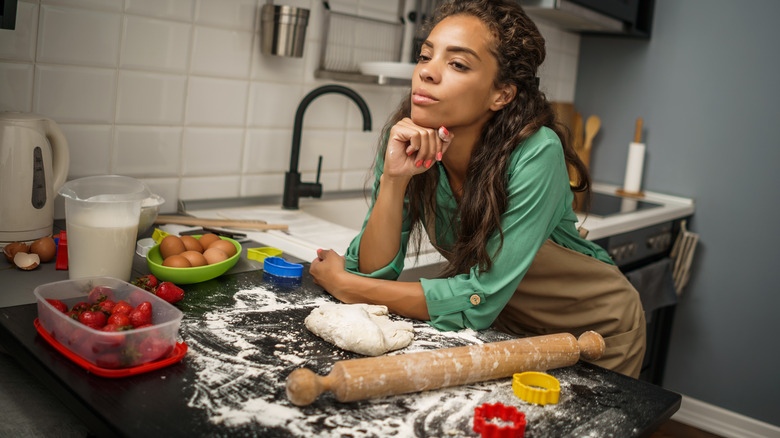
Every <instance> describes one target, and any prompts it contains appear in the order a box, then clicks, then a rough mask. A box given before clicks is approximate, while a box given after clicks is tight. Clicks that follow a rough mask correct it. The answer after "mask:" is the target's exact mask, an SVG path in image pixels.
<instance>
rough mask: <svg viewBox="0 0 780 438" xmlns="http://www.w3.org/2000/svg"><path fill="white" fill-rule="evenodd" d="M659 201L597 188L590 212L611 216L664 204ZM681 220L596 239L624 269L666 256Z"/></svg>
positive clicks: (654, 207) (591, 214)
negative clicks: (604, 191) (602, 190)
mask: <svg viewBox="0 0 780 438" xmlns="http://www.w3.org/2000/svg"><path fill="white" fill-rule="evenodd" d="M662 207H663V205H662V204H660V203H656V202H651V201H647V200H641V199H636V198H629V197H625V196H619V195H616V194H611V193H601V192H595V191H594V192H593V194H592V197H591V207H590V212H589V215H590V216H595V217H597V218H600V219H611V218H615V217H616V216H620V215H627V214H629V213H637V215H639V214H643V213H646V212H648V210H651V209H658V208H662ZM678 222H679V219H678V220H662V221H661V222H659V223H656V224H652V225H648V226H644V227H641V228H639V229H636V230H632V231H628V232H625V233H620V234H615V235H611V236H608V237H604V238H601V239H597V240H595V242H596V243H597V244H599V245H600V246H601V247H603V248H604V249H606V250H607V252H608V253H609V255H610V256H611V257H612V260H614V261H615V263H616V264H617V265H618V267H620V268H621V269H623V270H628V269H632V268H635V267H636V264H637V263H642V264H646V263H647V261H648V259H653V258H658V257H663V256H665V255H667V254H668V253H669V251H671V249H672V243H673V241H674V240H673V232H674V231H675V227H677V228H679V226H678Z"/></svg>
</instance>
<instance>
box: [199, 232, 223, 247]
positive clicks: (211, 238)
mask: <svg viewBox="0 0 780 438" xmlns="http://www.w3.org/2000/svg"><path fill="white" fill-rule="evenodd" d="M198 240H199V241H200V246H202V247H203V250H204V251H205V250H206V249H207V248H208V247H209V245H211V244H212V243H213V242H216V241H217V240H220V239H219V236H217V235H216V234H214V233H206V234H204V235H202V236H200V238H198Z"/></svg>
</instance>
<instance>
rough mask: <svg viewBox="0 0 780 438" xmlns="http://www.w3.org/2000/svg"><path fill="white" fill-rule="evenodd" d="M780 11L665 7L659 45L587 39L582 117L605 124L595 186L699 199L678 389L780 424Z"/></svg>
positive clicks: (753, 4) (666, 0)
mask: <svg viewBox="0 0 780 438" xmlns="http://www.w3.org/2000/svg"><path fill="white" fill-rule="evenodd" d="M778 20H780V2H778V1H777V0H751V1H747V2H746V1H735V0H657V1H656V9H655V19H654V26H653V33H652V39H651V40H650V41H637V40H630V39H616V38H607V37H594V36H588V37H584V38H583V39H582V43H581V47H580V58H579V71H578V80H577V91H576V98H575V104H576V107H577V109H578V110H579V111H580V112H582V113H583V116H585V117H587V116H588V115H591V114H596V115H598V116H600V117H601V118H602V130H601V132H600V133H599V134H598V136H597V137H596V139H595V141H594V146H593V156H592V169H591V170H592V174H593V177H594V180H596V181H602V182H608V183H614V184H619V185H620V184H622V183H623V176H624V171H625V163H626V157H627V154H628V143H629V142H630V141H632V139H633V133H634V122H635V119H636V118H637V117H643V118H644V126H645V130H644V133H645V134H644V140H645V142H646V144H647V156H646V159H645V173H644V179H643V188H644V189H646V190H651V191H656V192H662V193H669V194H676V195H681V196H686V197H692V198H694V199H695V201H696V213H695V216H694V219H693V221H692V224H691V226H692V229H693V231H695V232H697V233H699V234H700V236H701V240H700V245H699V247H698V250H697V253H696V260H695V263H694V272H693V277H692V279H691V282H690V284H689V285H688V287H687V288H686V289H685V291H684V293H683V296H682V297H681V303H680V304H679V305H678V307H677V313H676V316H675V321H674V329H673V333H672V343H671V350H670V356H669V360H668V363H667V367H666V377H665V381H664V387H666V388H668V389H670V390H673V391H676V392H680V393H682V394H684V395H686V396H690V397H693V398H695V399H698V400H701V401H704V402H706V403H710V404H713V405H716V406H719V407H722V408H725V409H728V410H731V411H734V412H737V413H740V414H743V415H746V416H749V417H752V418H755V419H757V420H761V421H764V422H767V423H770V424H774V425H780V415H779V414H778V413H780V372H778V362H780V342H779V341H778V336H779V335H780V334H778V329H779V328H780V322H779V321H780V316H778V313H779V312H780V255H778V252H779V251H780V237H778V236H780V234H779V231H780V230H778V224H779V223H780V219H779V218H780V193H778V189H780V165H779V164H780V109H778V108H779V107H778V104H780V55H779V54H780V49H778V41H780V40H779V39H778V30H777V29H778Z"/></svg>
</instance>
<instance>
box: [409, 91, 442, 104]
mask: <svg viewBox="0 0 780 438" xmlns="http://www.w3.org/2000/svg"><path fill="white" fill-rule="evenodd" d="M436 102H438V100H437V99H436V98H435V97H433V96H431V95H430V93H428V92H427V91H425V90H414V93H412V103H414V104H417V105H430V104H432V103H436Z"/></svg>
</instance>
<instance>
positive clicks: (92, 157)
mask: <svg viewBox="0 0 780 438" xmlns="http://www.w3.org/2000/svg"><path fill="white" fill-rule="evenodd" d="M60 128H61V129H62V133H63V134H64V135H65V138H66V139H67V141H68V149H69V150H70V168H69V170H68V179H75V178H83V177H85V176H94V175H105V174H108V173H111V144H112V143H113V139H112V137H113V133H112V131H113V128H111V125H72V124H60Z"/></svg>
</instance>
